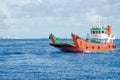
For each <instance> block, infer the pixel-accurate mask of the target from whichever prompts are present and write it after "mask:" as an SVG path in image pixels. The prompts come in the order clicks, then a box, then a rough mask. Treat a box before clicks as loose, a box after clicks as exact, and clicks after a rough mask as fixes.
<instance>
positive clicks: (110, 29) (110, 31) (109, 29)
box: [108, 25, 112, 36]
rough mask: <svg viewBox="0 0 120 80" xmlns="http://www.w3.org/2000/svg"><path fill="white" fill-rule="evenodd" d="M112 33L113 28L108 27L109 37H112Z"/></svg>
mask: <svg viewBox="0 0 120 80" xmlns="http://www.w3.org/2000/svg"><path fill="white" fill-rule="evenodd" d="M111 33H112V26H110V25H108V36H110V35H111Z"/></svg>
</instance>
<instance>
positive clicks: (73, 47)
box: [50, 34, 116, 53]
mask: <svg viewBox="0 0 120 80" xmlns="http://www.w3.org/2000/svg"><path fill="white" fill-rule="evenodd" d="M50 39H51V41H52V43H50V45H51V46H54V47H56V48H58V49H60V50H62V51H65V52H75V53H84V52H103V51H111V50H114V49H115V47H116V46H115V44H114V43H111V42H110V43H105V44H97V43H90V42H87V41H85V40H83V39H82V38H80V37H79V36H77V35H76V34H72V39H73V42H74V43H73V44H70V43H57V42H56V41H55V38H54V37H53V35H50Z"/></svg>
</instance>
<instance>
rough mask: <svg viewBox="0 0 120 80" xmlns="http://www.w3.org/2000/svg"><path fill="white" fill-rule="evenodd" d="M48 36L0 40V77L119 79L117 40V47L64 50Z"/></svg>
mask: <svg viewBox="0 0 120 80" xmlns="http://www.w3.org/2000/svg"><path fill="white" fill-rule="evenodd" d="M49 42H50V40H49V39H26V40H0V80H91V79H92V80H120V40H119V39H118V40H115V43H116V46H117V48H116V50H114V51H108V52H99V53H82V54H75V53H66V52H62V51H59V50H58V49H56V48H54V47H52V46H50V45H49Z"/></svg>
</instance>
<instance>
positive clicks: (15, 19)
mask: <svg viewBox="0 0 120 80" xmlns="http://www.w3.org/2000/svg"><path fill="white" fill-rule="evenodd" d="M119 6H120V2H119V0H115V1H113V0H109V1H108V0H98V1H95V0H90V2H89V1H88V0H0V25H1V26H0V29H2V30H3V33H4V31H5V32H7V31H8V32H9V34H10V35H12V36H15V34H16V36H17V35H19V36H20V34H21V33H20V32H24V35H22V34H21V37H22V36H23V37H25V36H29V37H34V36H36V37H39V34H41V35H40V36H41V37H45V36H46V37H47V35H49V33H51V32H54V33H55V34H57V35H63V36H64V34H66V35H70V33H71V32H75V33H80V34H82V33H83V32H85V31H86V28H89V27H90V26H89V25H93V24H95V23H96V18H98V17H101V18H103V19H104V20H102V21H105V23H111V24H112V25H113V26H119V24H118V22H119V17H120V15H119V14H120V11H119ZM81 26H84V27H81ZM3 27H4V28H3ZM84 28H85V29H84ZM79 29H82V30H81V31H80V30H79ZM115 29H117V27H115ZM17 31H18V32H19V33H20V34H19V33H18V32H17ZM59 31H60V32H62V33H59ZM36 32H37V33H36ZM0 33H1V34H2V32H0ZM13 33H14V34H13ZM28 33H29V34H28ZM6 35H7V34H6ZM30 35H31V36H30ZM82 36H84V35H82Z"/></svg>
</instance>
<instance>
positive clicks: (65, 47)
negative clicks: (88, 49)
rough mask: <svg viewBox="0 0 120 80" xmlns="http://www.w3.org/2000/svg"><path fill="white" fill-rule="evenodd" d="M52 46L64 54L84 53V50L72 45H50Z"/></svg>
mask: <svg viewBox="0 0 120 80" xmlns="http://www.w3.org/2000/svg"><path fill="white" fill-rule="evenodd" d="M50 45H51V46H54V47H56V48H58V49H59V50H61V51H64V52H75V53H83V52H84V51H83V50H82V49H80V48H78V47H76V46H73V45H70V44H52V43H50Z"/></svg>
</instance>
